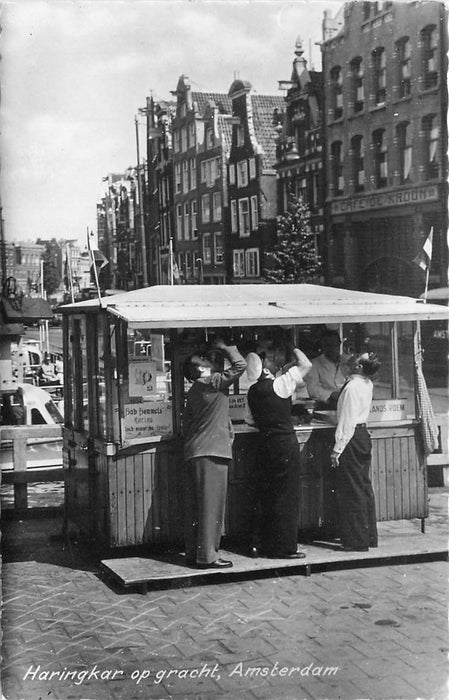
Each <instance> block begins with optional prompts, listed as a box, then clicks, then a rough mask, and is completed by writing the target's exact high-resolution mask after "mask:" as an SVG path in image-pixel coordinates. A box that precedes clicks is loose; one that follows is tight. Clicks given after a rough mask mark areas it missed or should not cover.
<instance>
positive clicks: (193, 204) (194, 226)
mask: <svg viewBox="0 0 449 700" xmlns="http://www.w3.org/2000/svg"><path fill="white" fill-rule="evenodd" d="M190 214H191V223H192V238H196V237H197V236H198V227H197V223H196V199H192V201H191V202H190Z"/></svg>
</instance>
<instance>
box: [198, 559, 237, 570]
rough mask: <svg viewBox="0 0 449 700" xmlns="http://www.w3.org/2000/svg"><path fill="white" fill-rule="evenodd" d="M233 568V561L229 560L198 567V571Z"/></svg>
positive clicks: (220, 560) (218, 560)
mask: <svg viewBox="0 0 449 700" xmlns="http://www.w3.org/2000/svg"><path fill="white" fill-rule="evenodd" d="M231 566H234V565H233V563H232V561H228V560H227V559H216V561H212V562H211V563H210V564H197V565H196V567H197V569H230V568H231Z"/></svg>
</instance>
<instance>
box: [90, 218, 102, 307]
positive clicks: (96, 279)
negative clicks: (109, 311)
mask: <svg viewBox="0 0 449 700" xmlns="http://www.w3.org/2000/svg"><path fill="white" fill-rule="evenodd" d="M91 235H93V233H92V232H91V233H90V234H89V226H88V227H87V247H88V249H89V254H90V259H91V262H92V266H93V268H94V279H95V287H96V288H97V295H98V301H99V302H100V306H101V294H100V284H99V282H98V270H97V266H96V265H95V256H94V252H93V250H92V248H91V247H90V236H91Z"/></svg>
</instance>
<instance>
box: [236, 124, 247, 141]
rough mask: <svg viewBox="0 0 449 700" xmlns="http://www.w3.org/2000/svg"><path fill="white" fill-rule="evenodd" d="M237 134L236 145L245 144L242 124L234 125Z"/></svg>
mask: <svg viewBox="0 0 449 700" xmlns="http://www.w3.org/2000/svg"><path fill="white" fill-rule="evenodd" d="M236 135H237V146H243V145H244V144H245V133H244V131H243V126H241V125H240V124H239V125H238V126H237V127H236Z"/></svg>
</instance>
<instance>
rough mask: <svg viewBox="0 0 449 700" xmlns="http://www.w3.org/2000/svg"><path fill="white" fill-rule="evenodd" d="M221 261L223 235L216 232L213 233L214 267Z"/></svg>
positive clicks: (222, 258) (222, 257)
mask: <svg viewBox="0 0 449 700" xmlns="http://www.w3.org/2000/svg"><path fill="white" fill-rule="evenodd" d="M223 260H224V256H223V234H222V233H219V232H217V233H214V261H215V264H216V265H219V264H220V263H222V262H223Z"/></svg>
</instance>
